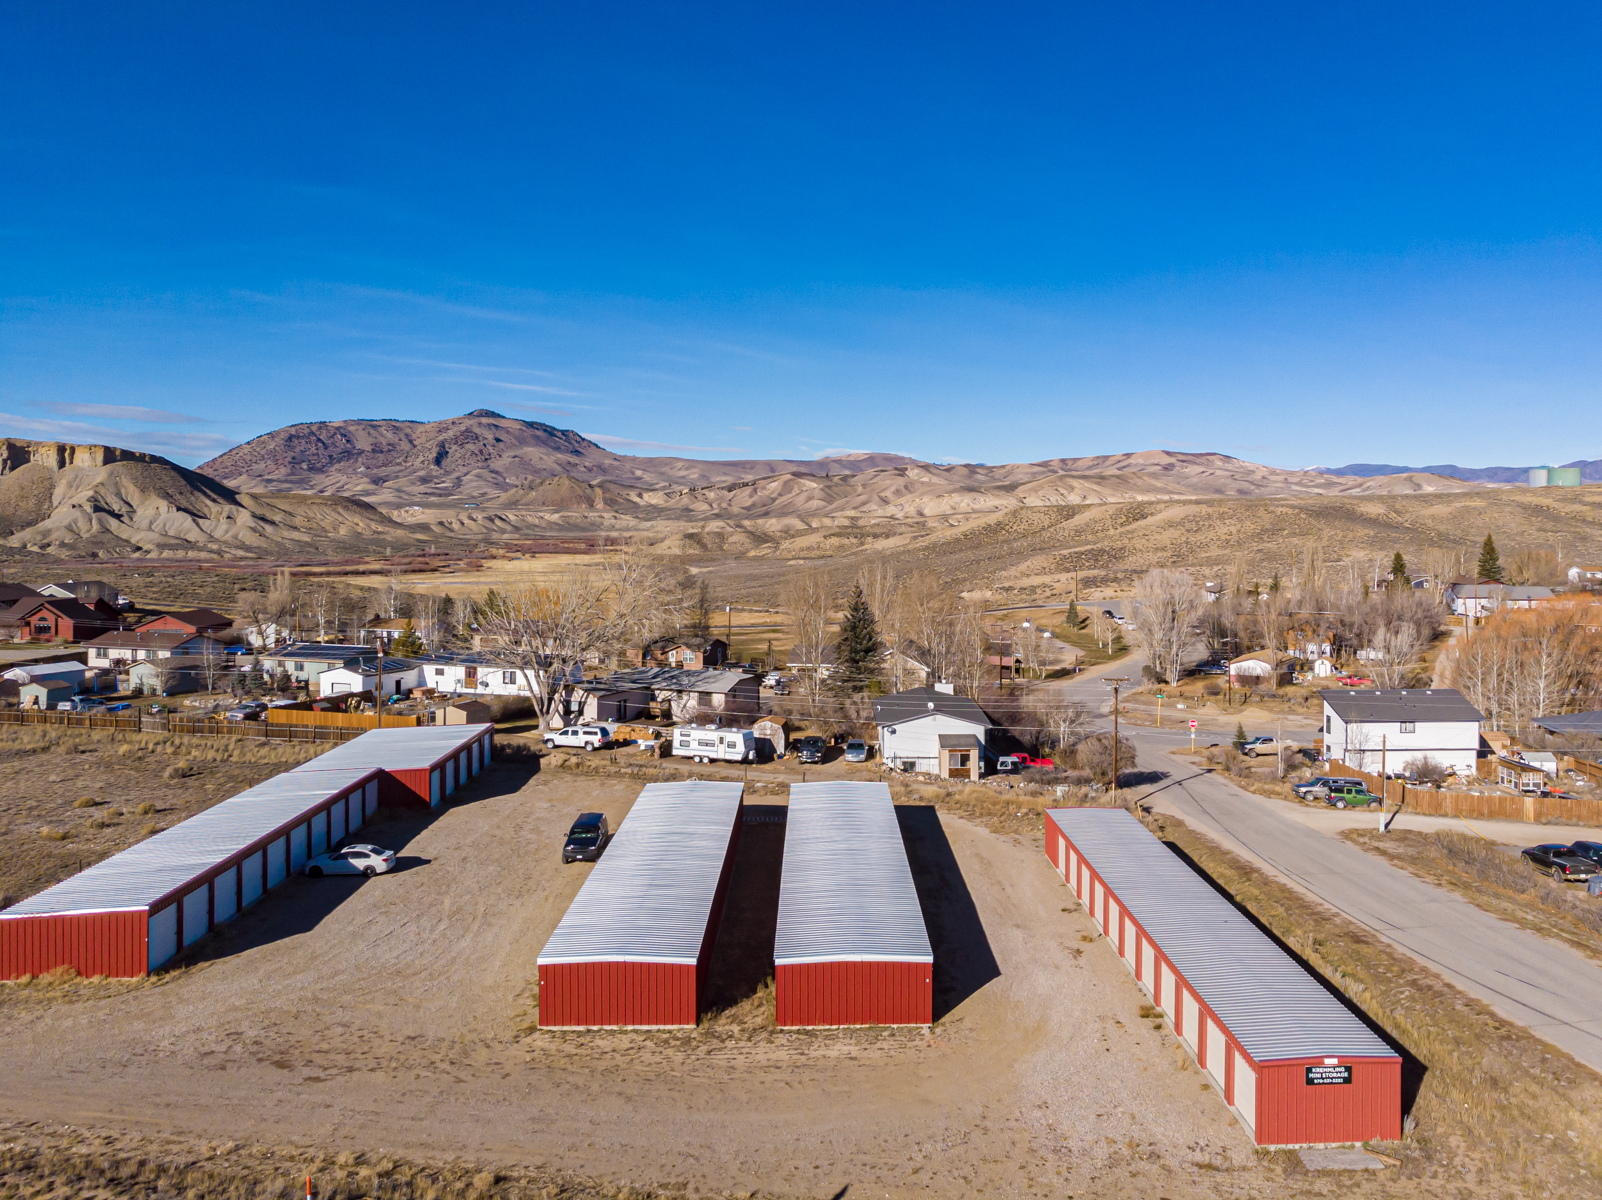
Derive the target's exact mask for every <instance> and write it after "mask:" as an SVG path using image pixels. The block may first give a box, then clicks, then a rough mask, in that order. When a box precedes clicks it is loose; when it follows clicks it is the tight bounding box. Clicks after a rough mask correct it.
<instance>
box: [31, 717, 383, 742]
mask: <svg viewBox="0 0 1602 1200" xmlns="http://www.w3.org/2000/svg"><path fill="white" fill-rule="evenodd" d="M306 715H308V716H309V715H311V714H306ZM319 715H321V714H319ZM390 720H395V718H390ZM389 723H390V721H385V725H386V726H388V725H389ZM397 723H398V722H397ZM407 723H411V722H407ZM0 725H56V726H64V727H66V728H69V729H102V730H112V731H117V732H122V733H183V734H188V735H190V736H192V737H245V738H262V739H265V740H268V741H280V742H334V743H338V742H348V741H350V740H351V739H352V738H355V737H360V736H361V735H362V734H363V733H365V732H366V731H367V730H368V729H372V728H374V726H372V725H367V726H365V727H363V728H343V729H342V728H337V727H335V728H319V727H317V726H312V725H283V724H268V723H267V722H265V721H208V720H193V719H189V718H185V717H169V716H166V715H161V716H155V715H152V714H149V713H129V714H126V715H122V716H96V715H93V714H90V713H64V712H27V711H23V710H19V709H9V710H8V709H0Z"/></svg>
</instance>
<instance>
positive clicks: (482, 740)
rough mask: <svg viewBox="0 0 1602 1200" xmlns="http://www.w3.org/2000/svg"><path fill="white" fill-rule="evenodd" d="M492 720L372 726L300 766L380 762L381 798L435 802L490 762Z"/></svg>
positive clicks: (355, 765)
mask: <svg viewBox="0 0 1602 1200" xmlns="http://www.w3.org/2000/svg"><path fill="white" fill-rule="evenodd" d="M494 729H495V727H494V726H493V725H426V726H420V727H417V728H406V727H401V728H396V729H372V730H369V731H368V732H366V733H364V734H362V736H361V737H359V738H355V739H353V740H351V741H348V742H346V743H345V744H344V745H343V746H337V747H335V748H334V749H332V750H329V751H328V752H327V753H325V754H322V755H319V756H318V757H317V758H314V759H313V760H312V761H311V762H309V763H307V764H306V765H305V766H304V767H299V768H297V769H298V770H301V771H320V770H331V769H334V768H346V767H353V768H368V769H371V768H380V769H382V770H383V772H384V778H383V780H381V781H380V784H379V794H378V800H379V803H381V804H393V805H396V806H398V807H399V806H405V805H427V806H428V807H430V808H433V807H435V806H437V805H439V804H440V803H441V802H442V801H443V800H444V799H445V797H446V796H449V795H451V794H452V793H453V792H455V791H456V789H457V787H458V786H460V785H461V784H463V783H465V782H467V780H469V779H471V778H472V777H473V776H474V775H477V774H478V773H479V772H480V771H481V770H483V769H484V768H485V767H486V766H488V765H489V762H490V757H491V753H492V750H493V747H492V745H491V740H492V735H493V733H494Z"/></svg>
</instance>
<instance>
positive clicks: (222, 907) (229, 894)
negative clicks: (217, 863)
mask: <svg viewBox="0 0 1602 1200" xmlns="http://www.w3.org/2000/svg"><path fill="white" fill-rule="evenodd" d="M211 886H212V902H211V908H212V914H213V917H214V918H215V920H216V922H217V924H219V925H221V924H222V923H223V922H224V921H228V920H231V919H232V918H233V915H234V913H235V912H236V911H238V909H237V907H236V906H237V904H238V901H239V891H238V889H239V868H238V867H229V868H228V869H227V870H226V871H224V872H223V873H222V874H221V875H219V876H217V878H216V879H214V880H213V881H212V884H211Z"/></svg>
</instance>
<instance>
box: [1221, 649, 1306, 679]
mask: <svg viewBox="0 0 1602 1200" xmlns="http://www.w3.org/2000/svg"><path fill="white" fill-rule="evenodd" d="M1295 668H1296V660H1295V659H1294V658H1292V657H1291V656H1290V655H1289V654H1286V653H1285V652H1284V651H1283V650H1253V651H1252V652H1251V653H1250V654H1242V655H1241V656H1240V657H1239V658H1235V659H1231V660H1230V663H1229V682H1230V685H1231V686H1232V687H1244V688H1265V687H1266V688H1277V687H1278V686H1279V685H1280V684H1282V683H1290V682H1291V680H1292V679H1294V678H1295Z"/></svg>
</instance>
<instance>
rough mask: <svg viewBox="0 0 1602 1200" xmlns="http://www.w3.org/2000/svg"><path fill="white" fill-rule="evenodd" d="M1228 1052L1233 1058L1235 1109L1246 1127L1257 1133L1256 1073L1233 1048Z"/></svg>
mask: <svg viewBox="0 0 1602 1200" xmlns="http://www.w3.org/2000/svg"><path fill="white" fill-rule="evenodd" d="M1229 1052H1230V1053H1231V1054H1233V1055H1234V1056H1235V1108H1236V1109H1237V1110H1239V1112H1240V1115H1241V1118H1242V1119H1243V1120H1244V1121H1245V1122H1246V1127H1247V1128H1248V1129H1250V1130H1252V1132H1253V1133H1255V1132H1256V1131H1257V1072H1256V1071H1254V1070H1252V1065H1251V1063H1249V1062H1247V1061H1246V1058H1245V1056H1244V1055H1243V1054H1241V1052H1240V1051H1239V1050H1236V1049H1235V1048H1234V1047H1233V1046H1231V1047H1230V1048H1229Z"/></svg>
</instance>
